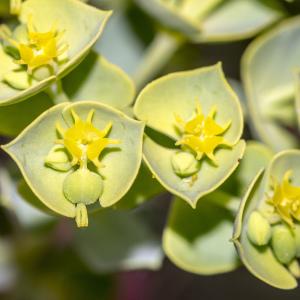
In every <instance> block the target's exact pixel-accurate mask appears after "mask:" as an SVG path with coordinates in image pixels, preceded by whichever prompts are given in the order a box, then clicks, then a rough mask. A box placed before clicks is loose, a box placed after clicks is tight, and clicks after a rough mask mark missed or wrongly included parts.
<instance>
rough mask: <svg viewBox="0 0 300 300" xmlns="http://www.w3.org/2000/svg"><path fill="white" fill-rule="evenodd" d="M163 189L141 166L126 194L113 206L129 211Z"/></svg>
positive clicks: (144, 167)
mask: <svg viewBox="0 0 300 300" xmlns="http://www.w3.org/2000/svg"><path fill="white" fill-rule="evenodd" d="M164 191H165V189H164V188H163V187H162V186H161V184H160V183H159V182H158V181H157V180H156V179H155V178H154V177H153V176H152V174H151V172H150V171H149V170H148V168H147V167H146V166H145V165H144V164H142V165H141V168H140V170H139V174H138V175H137V178H136V180H135V182H134V183H133V185H132V187H131V188H130V190H129V191H128V193H127V194H126V195H125V196H124V197H123V198H122V199H121V200H120V201H119V202H118V203H117V204H116V205H115V207H116V208H118V209H131V208H134V207H136V206H139V205H141V204H143V203H144V202H146V201H148V200H151V199H153V198H154V197H156V196H157V195H159V194H161V193H163V192H164Z"/></svg>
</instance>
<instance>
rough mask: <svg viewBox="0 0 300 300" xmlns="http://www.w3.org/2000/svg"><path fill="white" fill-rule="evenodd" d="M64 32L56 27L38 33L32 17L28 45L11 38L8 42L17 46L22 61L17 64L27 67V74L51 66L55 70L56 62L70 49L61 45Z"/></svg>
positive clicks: (29, 20)
mask: <svg viewBox="0 0 300 300" xmlns="http://www.w3.org/2000/svg"><path fill="white" fill-rule="evenodd" d="M62 34H63V32H60V33H59V32H58V31H57V30H56V28H55V25H52V28H51V29H50V30H49V31H46V32H37V31H36V30H35V28H34V25H33V21H32V16H30V17H29V19H28V24H27V39H28V43H26V44H25V43H19V42H17V41H15V40H13V39H11V38H8V41H9V42H10V43H11V44H12V45H13V46H15V47H16V48H17V49H18V51H19V55H20V59H19V60H16V61H15V62H16V63H18V64H21V65H27V72H28V73H29V74H30V73H31V72H32V71H33V70H34V69H36V68H38V67H41V66H44V65H50V66H52V67H53V68H54V62H55V61H56V60H57V59H58V58H59V56H61V55H62V54H64V53H65V52H66V50H67V48H68V45H67V44H61V45H59V39H60V38H61V36H62Z"/></svg>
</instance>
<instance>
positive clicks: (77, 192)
mask: <svg viewBox="0 0 300 300" xmlns="http://www.w3.org/2000/svg"><path fill="white" fill-rule="evenodd" d="M102 188H103V184H102V179H101V177H100V175H98V174H96V173H94V172H91V171H89V170H88V169H86V168H82V169H78V170H77V171H75V172H73V173H71V174H69V175H68V176H67V177H66V179H65V181H64V183H63V192H64V195H65V197H66V198H67V199H68V200H69V201H70V202H72V203H74V204H79V203H82V204H85V205H87V204H92V203H94V202H96V201H97V200H98V199H99V197H100V195H101V193H102Z"/></svg>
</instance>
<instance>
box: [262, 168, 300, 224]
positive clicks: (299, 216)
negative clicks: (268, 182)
mask: <svg viewBox="0 0 300 300" xmlns="http://www.w3.org/2000/svg"><path fill="white" fill-rule="evenodd" d="M291 175H292V171H287V172H286V173H285V174H284V177H283V180H282V183H281V184H279V183H278V182H277V181H276V180H275V179H273V195H272V197H270V198H269V199H268V200H267V202H268V203H269V204H271V205H273V206H274V209H275V211H276V212H277V213H278V214H279V216H280V217H281V218H282V219H283V220H284V221H285V222H286V223H287V224H289V225H290V226H291V227H293V225H294V223H293V219H296V220H298V221H300V187H298V186H294V185H292V184H291V183H290V177H291Z"/></svg>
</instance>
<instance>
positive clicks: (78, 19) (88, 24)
mask: <svg viewBox="0 0 300 300" xmlns="http://www.w3.org/2000/svg"><path fill="white" fill-rule="evenodd" d="M110 14H111V12H107V11H102V10H99V9H95V8H93V7H91V6H88V5H86V4H83V3H81V2H80V1H76V0H65V1H60V0H51V1H46V0H28V1H26V2H24V4H23V5H22V10H21V15H20V19H21V22H23V23H27V22H28V19H29V18H32V20H33V23H34V26H35V28H37V31H38V32H47V31H49V29H50V28H51V26H53V24H55V25H56V27H57V30H58V32H63V35H62V37H61V40H62V42H63V43H64V44H66V45H68V50H67V53H68V54H67V61H66V62H65V63H63V64H61V65H60V66H59V67H58V70H57V72H56V74H55V75H53V76H50V77H48V78H46V79H43V80H41V81H34V82H33V83H32V85H31V86H30V87H29V88H28V89H25V90H22V91H20V90H16V89H14V88H12V87H11V86H9V85H8V84H3V83H1V90H2V94H1V98H0V105H7V104H12V103H15V102H19V101H22V100H24V99H26V98H28V97H29V96H32V95H34V94H36V93H38V92H39V91H41V90H43V89H45V88H46V87H48V86H49V85H50V84H51V83H52V82H54V81H55V80H56V79H59V78H62V77H63V76H65V75H66V74H67V73H68V72H70V71H71V70H72V69H73V68H74V67H76V65H78V64H79V63H80V62H81V61H82V60H83V58H84V57H85V56H86V55H87V54H88V52H89V50H90V48H91V47H92V46H93V45H94V43H95V42H96V40H97V39H98V38H99V36H100V34H101V32H102V30H103V27H104V26H105V23H106V21H107V19H108V17H109V16H110ZM79 23H80V24H84V25H82V26H78V24H79ZM1 51H3V50H1ZM15 67H18V65H17V64H15ZM23 72H26V71H23ZM1 73H3V71H2V70H1ZM2 76H3V75H2ZM2 76H0V77H2Z"/></svg>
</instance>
